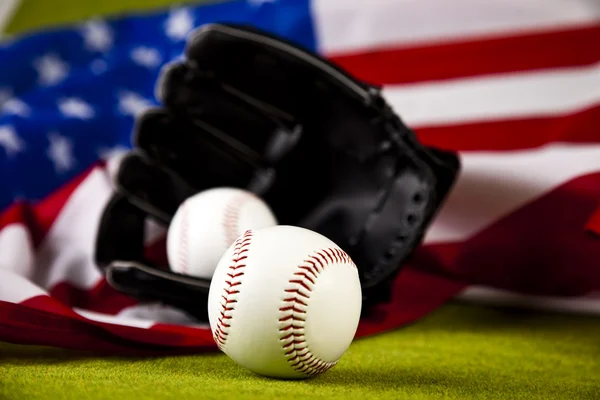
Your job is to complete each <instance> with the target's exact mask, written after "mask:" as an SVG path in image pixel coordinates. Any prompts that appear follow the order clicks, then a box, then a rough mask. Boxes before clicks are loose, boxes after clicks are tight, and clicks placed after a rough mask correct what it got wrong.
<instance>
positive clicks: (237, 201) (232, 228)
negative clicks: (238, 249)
mask: <svg viewBox="0 0 600 400" xmlns="http://www.w3.org/2000/svg"><path fill="white" fill-rule="evenodd" d="M254 197H255V196H254V194H252V193H240V194H239V195H237V196H235V197H234V198H233V199H231V201H229V203H227V204H226V205H225V211H224V212H223V231H224V232H225V240H226V241H227V243H226V245H227V247H229V246H231V243H233V242H234V241H235V240H236V239H237V238H238V236H240V234H239V226H238V222H239V219H240V209H241V208H242V205H243V204H244V203H245V202H247V201H249V200H250V199H253V198H254Z"/></svg>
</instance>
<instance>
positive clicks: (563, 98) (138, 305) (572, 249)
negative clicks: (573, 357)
mask: <svg viewBox="0 0 600 400" xmlns="http://www.w3.org/2000/svg"><path fill="white" fill-rule="evenodd" d="M215 21H218V22H238V23H239V22H243V23H248V24H252V25H255V26H257V27H260V28H263V29H266V30H268V31H270V32H273V33H275V34H279V35H281V36H283V37H286V38H288V39H290V40H293V41H295V42H297V43H299V44H301V45H303V46H306V47H308V48H310V49H313V50H315V51H317V52H319V53H321V54H323V55H325V56H327V57H330V58H331V59H332V60H334V61H335V62H337V63H339V64H340V65H342V66H343V67H345V68H347V69H348V70H349V71H350V72H351V73H353V74H355V75H356V76H357V77H359V78H362V79H364V80H366V81H369V82H371V83H375V84H382V85H383V86H384V95H385V96H386V97H387V99H388V100H389V101H390V103H391V104H392V105H393V107H394V108H395V109H396V111H397V112H398V113H399V114H400V115H401V116H402V118H403V119H404V121H405V122H406V123H407V124H408V125H409V126H411V127H412V128H413V129H415V131H416V132H417V134H418V137H419V138H420V139H421V140H422V141H423V142H424V143H425V144H427V145H432V146H437V147H440V148H445V149H451V150H456V151H458V152H459V155H460V158H461V161H462V164H463V169H462V171H461V175H460V177H459V179H458V182H457V184H456V187H455V188H454V189H453V191H452V193H451V195H450V197H449V199H448V201H447V202H446V203H445V205H444V207H443V208H442V210H441V212H440V214H439V215H438V216H437V218H436V219H435V221H434V223H433V225H432V226H431V228H430V229H429V230H428V232H427V234H426V237H425V239H424V242H423V244H422V246H420V248H419V250H418V252H417V254H416V256H415V257H414V258H413V260H411V261H410V263H409V265H406V266H405V268H404V269H403V271H402V273H401V274H400V275H399V276H398V278H397V279H396V281H395V283H394V288H395V289H394V296H393V299H392V301H391V303H389V304H382V305H380V306H378V307H377V308H376V309H375V310H374V312H373V314H372V315H371V316H370V317H368V318H364V319H363V320H362V321H361V324H360V326H359V331H358V335H357V337H361V336H364V335H369V334H373V333H377V332H382V331H385V330H389V329H394V328H398V327H400V326H403V325H405V324H407V323H410V322H412V321H415V320H417V319H419V318H421V317H423V316H425V315H427V314H428V313H430V312H432V311H433V310H435V309H436V308H437V307H439V306H441V305H442V304H444V303H446V302H448V301H452V300H456V299H462V300H476V301H485V302H492V303H501V304H520V305H526V306H530V307H536V308H541V309H560V310H563V311H564V310H569V311H572V312H591V313H596V314H600V263H599V260H600V240H598V238H597V236H596V235H594V232H596V234H600V145H599V143H600V3H599V2H598V1H597V0H569V1H564V0H543V1H542V0H519V1H514V0H487V1H480V0H453V1H445V0H419V1H408V0H371V1H368V2H366V1H363V0H312V1H308V0H270V1H266V0H262V1H258V0H255V1H250V0H248V1H224V2H219V3H216V4H210V5H205V4H203V5H195V6H194V5H191V6H187V7H179V8H170V9H165V10H162V11H155V12H154V13H144V14H137V15H134V14H131V15H127V16H119V17H114V18H111V19H93V20H88V21H82V22H81V23H80V24H77V25H73V26H69V27H62V28H57V29H53V30H48V29H47V30H44V31H42V32H37V33H31V34H28V35H26V36H20V37H15V38H11V39H9V40H5V41H3V42H0V60H1V62H0V171H1V172H2V175H1V177H2V189H0V209H1V210H2V212H1V213H0V340H1V341H8V342H14V343H24V344H42V345H52V346H61V347H68V348H80V349H91V350H102V351H108V352H115V353H120V354H123V353H132V352H135V353H143V354H147V353H174V352H185V353H189V352H203V351H214V350H216V349H217V348H216V345H215V343H214V341H213V339H212V335H211V334H210V330H209V328H208V327H207V325H206V324H199V323H198V322H197V321H193V320H191V319H189V318H188V317H187V316H186V315H184V314H183V313H181V312H180V311H178V310H175V309H171V308H168V307H165V306H163V305H160V304H150V303H142V302H139V301H136V300H135V299H132V298H130V297H127V296H125V295H123V294H121V293H118V292H116V291H114V290H113V289H111V288H110V287H109V286H108V285H107V284H106V282H105V281H104V279H103V277H102V275H101V274H100V272H99V270H98V268H97V267H96V266H95V264H94V262H93V258H92V254H93V245H94V239H95V234H96V228H97V225H98V221H99V217H100V213H101V211H102V208H103V206H104V205H105V204H106V202H107V201H108V199H109V196H110V194H111V192H112V190H113V186H112V180H111V177H112V174H113V173H114V170H115V166H116V165H117V164H118V160H119V156H120V155H121V154H122V153H123V151H125V150H127V149H128V148H129V147H130V135H131V130H132V125H133V123H134V119H135V117H136V116H137V115H139V113H140V112H142V111H143V110H145V109H146V108H148V107H150V106H153V105H156V104H157V102H156V99H155V97H154V85H155V81H156V78H157V76H158V73H159V71H160V68H161V66H162V65H164V64H165V63H167V62H169V61H171V60H174V59H177V58H178V57H181V54H182V50H183V47H184V45H185V38H186V36H187V35H188V34H189V33H190V31H192V30H193V29H194V28H195V27H198V26H200V25H202V24H204V23H207V22H215ZM149 229H150V228H149ZM151 233H152V234H151V235H149V239H148V246H150V247H154V248H156V249H158V250H160V249H161V248H163V247H164V241H163V239H164V233H165V232H164V228H160V227H153V228H152V231H151Z"/></svg>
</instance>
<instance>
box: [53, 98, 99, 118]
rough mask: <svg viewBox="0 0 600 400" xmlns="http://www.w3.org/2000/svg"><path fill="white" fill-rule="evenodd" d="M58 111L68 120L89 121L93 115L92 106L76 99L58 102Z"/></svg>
mask: <svg viewBox="0 0 600 400" xmlns="http://www.w3.org/2000/svg"><path fill="white" fill-rule="evenodd" d="M58 109H59V110H60V112H61V113H62V114H63V115H64V116H65V117H70V118H79V119H90V118H93V117H94V115H95V112H94V109H93V108H92V106H90V105H89V104H88V103H86V102H85V101H83V100H81V99H78V98H76V97H69V98H66V99H61V100H59V101H58Z"/></svg>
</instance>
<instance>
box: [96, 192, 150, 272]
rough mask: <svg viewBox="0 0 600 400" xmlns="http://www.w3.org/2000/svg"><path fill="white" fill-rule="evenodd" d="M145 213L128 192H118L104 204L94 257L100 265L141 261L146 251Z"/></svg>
mask: <svg viewBox="0 0 600 400" xmlns="http://www.w3.org/2000/svg"><path fill="white" fill-rule="evenodd" d="M144 219H145V215H144V213H143V212H142V211H141V210H140V209H139V208H137V207H135V206H134V205H133V204H131V203H130V202H129V201H128V200H127V198H126V197H125V196H123V195H122V194H120V193H116V194H114V195H113V197H112V198H111V199H110V200H109V202H108V204H107V205H106V207H105V208H104V211H103V213H102V217H101V219H100V224H99V225H98V231H97V234H96V245H95V250H94V251H95V253H94V259H95V261H96V264H97V265H98V266H99V267H100V269H105V268H106V266H107V265H108V264H110V263H111V262H112V261H113V260H119V259H121V260H136V261H141V259H142V254H143V252H144V226H145V225H144Z"/></svg>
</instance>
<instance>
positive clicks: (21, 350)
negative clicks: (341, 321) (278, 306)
mask: <svg viewBox="0 0 600 400" xmlns="http://www.w3.org/2000/svg"><path fill="white" fill-rule="evenodd" d="M0 382H1V386H0V398H2V399H28V400H32V399H42V398H48V399H88V398H93V399H123V398H131V399H158V400H162V399H199V398H215V399H255V398H295V399H355V398H362V399H365V400H367V399H503V400H506V399H543V400H549V399H570V400H576V399H589V400H598V399H599V398H600V320H599V319H597V318H586V317H575V316H561V315H552V314H539V313H529V312H522V311H519V312H515V311H509V310H499V309H491V308H483V307H475V306H466V305H448V306H446V307H444V308H442V309H440V310H438V311H436V312H435V313H433V314H432V315H430V316H429V317H427V318H425V319H423V320H421V321H419V322H418V323H416V324H414V325H411V326H408V327H405V328H403V329H400V330H397V331H395V332H391V333H387V334H382V335H379V336H375V337H370V338H365V339H361V340H358V341H355V342H354V343H353V344H352V345H351V347H350V349H349V350H348V352H347V353H346V354H345V355H344V357H343V358H342V361H341V362H340V363H339V364H338V365H337V366H336V367H334V368H333V369H332V370H330V371H328V372H327V373H325V374H323V375H321V376H319V377H316V378H313V379H310V380H306V381H301V382H293V381H278V380H272V379H267V378H263V377H259V376H257V375H254V374H253V373H251V372H248V371H247V370H245V369H243V368H241V367H239V366H237V365H236V364H235V363H234V362H233V361H231V360H230V359H229V358H228V357H227V356H225V355H197V356H179V357H164V358H147V359H143V358H98V357H94V356H92V355H89V354H84V353H76V352H69V351H66V350H60V349H50V348H33V347H31V348H30V347H26V346H14V345H6V344H2V345H0Z"/></svg>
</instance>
